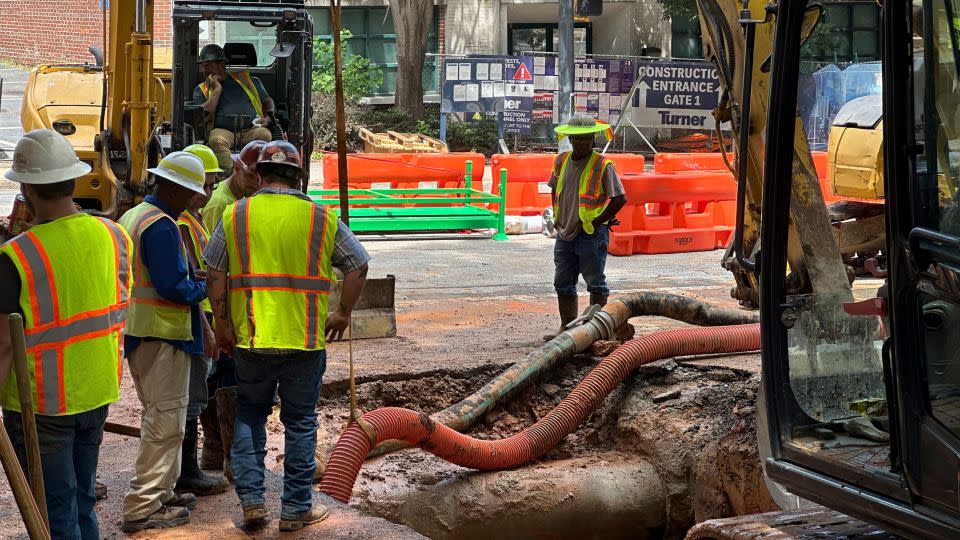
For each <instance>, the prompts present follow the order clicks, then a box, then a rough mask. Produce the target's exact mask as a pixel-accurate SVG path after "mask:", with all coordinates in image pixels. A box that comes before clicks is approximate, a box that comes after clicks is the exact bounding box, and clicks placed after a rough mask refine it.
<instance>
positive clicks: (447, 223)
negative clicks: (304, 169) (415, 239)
mask: <svg viewBox="0 0 960 540" xmlns="http://www.w3.org/2000/svg"><path fill="white" fill-rule="evenodd" d="M471 168H472V164H471V163H470V162H467V170H466V174H465V175H464V187H463V188H423V189H394V188H385V189H350V190H348V197H349V198H348V199H347V204H349V205H350V230H351V231H353V232H356V233H364V232H380V233H383V232H417V231H465V230H472V229H496V231H497V232H496V234H494V236H493V239H494V240H498V241H505V240H507V234H506V232H505V231H504V215H505V212H506V204H505V203H506V193H507V171H506V170H505V169H504V170H503V171H501V173H500V195H493V194H492V193H485V192H483V191H478V190H475V189H473V175H472V171H471ZM307 194H308V195H309V196H310V197H311V198H312V199H313V200H314V201H316V202H317V203H318V204H322V205H324V206H333V207H334V208H335V210H336V212H337V213H338V214H339V213H340V207H339V206H340V192H339V191H338V190H336V189H311V190H309V191H307ZM487 203H496V204H497V210H495V211H494V210H490V209H489V208H487V207H486V204H487ZM437 205H444V206H437Z"/></svg>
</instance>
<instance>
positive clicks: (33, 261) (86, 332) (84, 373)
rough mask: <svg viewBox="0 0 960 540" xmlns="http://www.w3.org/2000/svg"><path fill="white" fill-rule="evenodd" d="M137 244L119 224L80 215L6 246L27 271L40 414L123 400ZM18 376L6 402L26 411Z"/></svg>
mask: <svg viewBox="0 0 960 540" xmlns="http://www.w3.org/2000/svg"><path fill="white" fill-rule="evenodd" d="M105 233H106V234H105ZM78 242H83V245H84V249H83V250H82V252H77V250H76V244H77V243H78ZM131 248H132V246H131V242H130V239H129V238H128V237H127V235H125V234H124V233H123V230H121V229H120V227H118V226H117V225H116V224H114V223H112V222H110V221H108V220H106V219H102V218H93V217H90V216H87V215H85V214H76V215H74V216H68V217H66V218H61V219H59V220H56V221H53V222H50V223H46V224H42V225H38V226H35V227H34V228H33V229H31V230H30V231H28V232H26V233H24V234H22V235H20V236H18V237H16V238H14V239H13V240H11V241H10V242H9V243H8V244H6V245H5V246H3V248H2V249H0V252H2V253H4V254H6V255H7V256H9V257H10V260H11V261H12V262H13V264H14V266H16V268H17V270H18V272H19V273H20V279H21V292H20V305H21V307H22V308H23V310H24V323H25V324H24V334H25V338H26V349H27V356H28V358H27V360H28V361H27V368H28V371H29V372H30V375H31V379H32V381H31V382H32V386H33V391H34V400H35V403H36V407H37V411H38V412H39V413H40V414H44V415H64V414H79V413H82V412H87V411H90V410H93V409H95V408H97V407H100V406H103V405H105V404H107V403H110V402H113V401H116V399H117V398H118V397H119V379H120V373H121V369H122V364H121V360H122V358H123V354H122V333H123V329H124V322H125V320H126V310H127V301H128V298H129V287H130V251H131ZM78 266H79V267H80V268H82V271H78V270H77V267H78ZM14 379H15V374H11V376H10V379H9V380H8V381H7V385H6V387H5V388H4V393H3V406H4V407H7V408H10V409H13V410H20V408H19V396H18V393H17V386H16V381H15V380H14ZM11 381H12V383H11Z"/></svg>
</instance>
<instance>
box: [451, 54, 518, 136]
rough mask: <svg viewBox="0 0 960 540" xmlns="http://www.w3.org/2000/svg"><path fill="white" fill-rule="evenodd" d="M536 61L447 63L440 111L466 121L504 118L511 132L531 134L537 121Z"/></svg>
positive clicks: (465, 60)
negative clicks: (534, 76) (535, 116)
mask: <svg viewBox="0 0 960 540" xmlns="http://www.w3.org/2000/svg"><path fill="white" fill-rule="evenodd" d="M532 72H533V58H532V57H529V56H472V57H469V58H458V59H447V60H445V61H444V63H443V96H442V99H441V102H440V112H441V113H444V114H449V113H464V118H465V119H466V120H476V119H479V118H482V117H484V116H485V117H487V118H495V119H501V121H502V122H503V126H504V131H505V132H507V133H518V134H528V133H530V125H531V121H532V118H533V114H532V111H533V74H532Z"/></svg>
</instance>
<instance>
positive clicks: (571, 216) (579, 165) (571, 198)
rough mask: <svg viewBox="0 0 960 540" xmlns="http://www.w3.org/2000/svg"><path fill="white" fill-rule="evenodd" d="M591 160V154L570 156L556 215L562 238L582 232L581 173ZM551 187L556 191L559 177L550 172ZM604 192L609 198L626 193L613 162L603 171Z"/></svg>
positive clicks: (571, 237)
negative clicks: (577, 156)
mask: <svg viewBox="0 0 960 540" xmlns="http://www.w3.org/2000/svg"><path fill="white" fill-rule="evenodd" d="M589 161H590V156H589V155H588V156H587V157H585V158H583V159H581V160H575V159H573V158H570V163H568V164H567V170H566V171H564V178H563V189H562V190H560V200H558V201H557V213H558V214H559V215H557V216H554V219H555V220H556V226H557V238H559V239H561V240H568V241H569V240H573V239H575V238H576V237H577V235H578V234H580V231H581V228H580V188H579V186H580V175H581V174H583V168H584V167H586V165H587V163H588V162H589ZM547 184H548V185H549V186H550V189H552V190H554V192H556V189H557V177H556V175H554V174H553V173H551V174H550V181H549V182H547ZM603 192H604V193H605V194H606V195H607V197H608V198H613V197H619V196H620V195H623V194H624V191H623V183H622V182H620V177H619V176H618V175H617V171H616V169H615V168H614V166H613V164H612V163H611V164H610V165H607V168H606V169H604V171H603Z"/></svg>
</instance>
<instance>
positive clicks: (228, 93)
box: [193, 76, 270, 131]
mask: <svg viewBox="0 0 960 540" xmlns="http://www.w3.org/2000/svg"><path fill="white" fill-rule="evenodd" d="M220 85H221V86H223V90H222V91H221V92H220V101H219V103H217V113H216V116H215V118H214V121H213V127H215V128H220V129H226V130H228V131H233V128H234V122H235V119H234V118H233V117H234V116H236V115H240V116H245V117H246V118H242V119H241V123H240V129H242V130H248V129H250V128H251V127H253V121H254V120H256V119H257V110H256V109H254V108H253V103H250V97H249V96H247V92H246V91H245V90H244V89H243V87H242V86H240V83H238V82H237V81H236V79H234V78H233V77H230V76H227V79H226V80H225V81H221V82H220ZM253 86H254V88H256V89H257V93H258V94H259V95H260V101H261V102H263V101H266V100H267V99H268V98H269V97H270V96H268V95H267V89H266V88H264V87H263V83H262V82H260V79H258V78H256V77H253ZM193 101H194V103H197V104H202V103H205V102H206V101H207V98H205V97H203V91H202V90H200V87H199V86H197V87H196V88H194V90H193Z"/></svg>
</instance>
